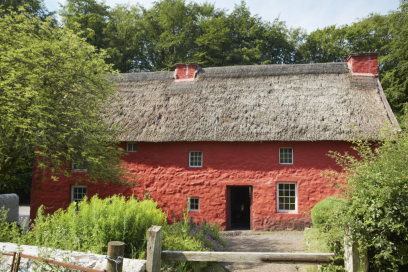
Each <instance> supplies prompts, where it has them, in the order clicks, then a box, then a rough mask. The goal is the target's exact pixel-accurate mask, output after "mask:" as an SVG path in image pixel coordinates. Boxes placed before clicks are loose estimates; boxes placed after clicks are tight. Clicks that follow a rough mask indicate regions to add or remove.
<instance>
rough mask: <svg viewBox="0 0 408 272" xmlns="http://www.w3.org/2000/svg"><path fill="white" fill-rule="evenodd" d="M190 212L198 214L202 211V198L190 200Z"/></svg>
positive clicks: (191, 198)
mask: <svg viewBox="0 0 408 272" xmlns="http://www.w3.org/2000/svg"><path fill="white" fill-rule="evenodd" d="M189 205H190V207H189V210H190V212H197V211H199V210H200V198H199V197H190V198H189Z"/></svg>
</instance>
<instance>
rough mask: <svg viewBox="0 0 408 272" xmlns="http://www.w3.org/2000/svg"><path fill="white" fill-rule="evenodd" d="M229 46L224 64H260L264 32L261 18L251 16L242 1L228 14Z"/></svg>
mask: <svg viewBox="0 0 408 272" xmlns="http://www.w3.org/2000/svg"><path fill="white" fill-rule="evenodd" d="M228 27H229V29H230V32H229V33H228V34H229V35H228V39H229V48H228V53H227V54H228V55H227V62H226V65H251V64H260V63H261V57H262V47H263V34H264V33H265V29H264V25H263V23H262V20H261V18H260V17H258V16H256V15H255V16H251V12H250V11H249V8H248V7H247V5H246V3H245V2H244V1H241V3H240V5H235V8H234V10H233V11H232V12H231V14H230V15H229V16H228Z"/></svg>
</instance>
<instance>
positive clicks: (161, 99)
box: [109, 63, 399, 142]
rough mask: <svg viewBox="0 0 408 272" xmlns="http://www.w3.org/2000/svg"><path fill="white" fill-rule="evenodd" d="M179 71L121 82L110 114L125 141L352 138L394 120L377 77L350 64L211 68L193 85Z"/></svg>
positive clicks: (130, 77)
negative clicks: (180, 77) (122, 128)
mask: <svg viewBox="0 0 408 272" xmlns="http://www.w3.org/2000/svg"><path fill="white" fill-rule="evenodd" d="M173 75H174V72H153V73H138V74H122V78H121V79H118V80H117V82H118V87H119V88H120V92H119V93H120V96H121V97H122V101H121V102H117V103H116V104H115V106H114V107H113V108H111V109H109V111H110V117H111V119H112V120H113V121H114V122H118V123H122V124H123V125H124V126H125V128H126V129H127V132H125V133H123V134H122V135H121V137H120V140H121V141H147V142H169V141H319V140H347V139H352V138H354V137H355V136H356V131H360V132H361V133H363V134H366V135H371V136H372V137H373V138H376V137H378V133H379V130H380V128H381V126H382V125H383V124H384V122H388V123H391V124H394V125H395V123H394V122H393V121H394V120H393V119H392V118H394V119H395V117H394V116H393V114H392V111H391V112H390V110H389V109H388V108H386V105H385V102H386V100H385V101H384V97H382V96H381V94H380V90H379V87H378V86H377V82H376V79H375V78H374V77H359V78H356V77H353V76H352V74H351V72H350V71H349V69H348V67H347V64H346V63H325V64H304V65H260V66H236V67H235V66H234V67H219V68H205V69H202V70H201V71H200V72H199V73H198V74H197V77H196V79H195V80H194V81H190V82H175V81H174V79H173ZM396 127H397V128H399V127H398V124H396Z"/></svg>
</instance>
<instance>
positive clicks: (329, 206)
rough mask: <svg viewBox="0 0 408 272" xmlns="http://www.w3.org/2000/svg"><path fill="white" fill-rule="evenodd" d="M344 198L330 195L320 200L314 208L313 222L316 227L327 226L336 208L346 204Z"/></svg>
mask: <svg viewBox="0 0 408 272" xmlns="http://www.w3.org/2000/svg"><path fill="white" fill-rule="evenodd" d="M344 202H345V201H344V199H341V198H336V197H328V198H325V199H323V200H322V201H320V202H318V203H317V204H316V205H315V206H314V207H313V209H312V223H313V226H314V227H316V228H321V227H323V226H325V225H326V224H327V222H328V220H329V218H330V217H331V216H332V215H333V212H334V210H335V209H338V208H340V207H341V206H342V205H343V204H344Z"/></svg>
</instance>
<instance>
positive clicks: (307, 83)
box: [31, 53, 399, 230]
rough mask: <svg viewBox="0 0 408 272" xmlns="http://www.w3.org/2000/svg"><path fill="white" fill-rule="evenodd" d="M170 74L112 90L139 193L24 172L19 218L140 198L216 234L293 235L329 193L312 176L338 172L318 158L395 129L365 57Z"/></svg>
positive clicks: (130, 80) (132, 80)
mask: <svg viewBox="0 0 408 272" xmlns="http://www.w3.org/2000/svg"><path fill="white" fill-rule="evenodd" d="M176 67H177V69H176V71H175V72H149V73H133V74H122V78H120V79H118V80H117V81H118V86H119V88H120V94H121V96H122V97H123V99H122V101H121V102H120V103H119V104H117V105H116V106H117V107H116V108H113V109H111V112H112V116H113V119H114V121H115V122H120V123H122V124H124V125H125V126H126V128H127V130H128V131H127V132H126V133H124V134H123V135H122V136H121V138H120V141H121V145H122V147H123V148H126V150H127V151H128V152H129V155H128V156H125V158H124V159H125V160H126V163H127V164H128V165H129V166H130V169H131V171H132V172H134V173H136V174H137V175H138V177H139V185H140V186H139V187H134V188H131V187H120V188H117V187H114V186H107V187H104V186H101V185H97V184H89V183H83V184H81V185H76V182H77V181H76V179H77V177H78V176H80V175H82V174H83V173H81V172H80V171H78V172H74V174H73V176H72V177H71V178H61V180H60V181H59V182H52V181H50V179H48V181H45V182H41V173H38V172H37V171H35V174H34V177H33V186H32V198H31V199H32V200H31V201H32V202H31V218H33V217H34V216H35V214H36V211H37V208H38V207H39V206H40V205H41V204H44V205H45V206H47V207H52V209H50V211H51V212H52V211H54V210H56V209H58V208H66V207H67V206H68V205H69V204H70V203H71V202H72V201H75V200H80V199H82V197H83V196H84V195H85V194H87V195H88V196H92V195H94V194H99V195H100V196H101V197H106V196H109V195H112V194H117V193H121V194H123V195H126V196H128V195H136V196H138V197H142V196H143V195H144V194H145V193H146V192H148V193H149V194H150V195H151V197H152V198H153V199H154V200H156V201H157V202H158V203H159V206H161V207H162V208H163V209H164V210H165V211H168V212H169V217H171V216H172V215H173V214H174V213H180V212H181V210H182V209H185V208H186V207H187V198H188V197H191V203H190V213H191V215H192V216H193V217H194V218H195V219H203V218H205V219H207V220H209V221H211V222H218V223H219V224H220V225H221V227H222V228H223V229H237V228H238V229H253V230H280V229H303V228H304V227H305V226H309V225H310V224H311V220H310V216H309V215H308V214H307V213H306V212H307V211H309V210H310V209H311V208H312V207H313V206H314V205H315V204H316V203H317V202H318V201H320V200H322V199H323V198H325V197H327V196H330V195H333V194H335V193H336V192H335V191H334V190H333V189H332V188H330V187H328V186H327V185H328V184H329V182H328V181H327V180H326V179H325V178H323V177H322V176H321V175H320V174H321V173H322V171H324V170H327V169H338V167H337V166H336V164H335V162H334V161H333V160H332V159H331V158H329V157H328V156H327V154H328V152H329V151H330V150H333V151H340V152H343V151H347V150H349V147H350V143H349V142H347V141H346V140H348V139H352V138H353V137H355V130H359V131H361V132H363V133H367V134H369V135H372V137H373V138H375V137H378V132H379V129H380V127H381V126H382V125H383V124H384V122H388V123H390V124H392V125H393V126H395V127H396V128H399V126H398V123H397V121H396V119H395V117H394V115H393V113H392V111H391V108H390V106H389V104H388V102H387V100H386V98H385V96H384V93H383V90H382V88H381V85H380V82H379V81H378V79H377V77H378V67H377V54H376V53H364V54H352V55H350V57H349V58H348V59H347V61H346V62H344V63H324V64H302V65H259V66H234V67H216V68H205V69H202V68H200V67H198V66H197V65H196V64H194V63H190V64H177V65H176ZM118 109H120V111H119V110H118ZM352 126H354V129H353V128H352ZM73 171H76V170H75V169H73Z"/></svg>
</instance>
